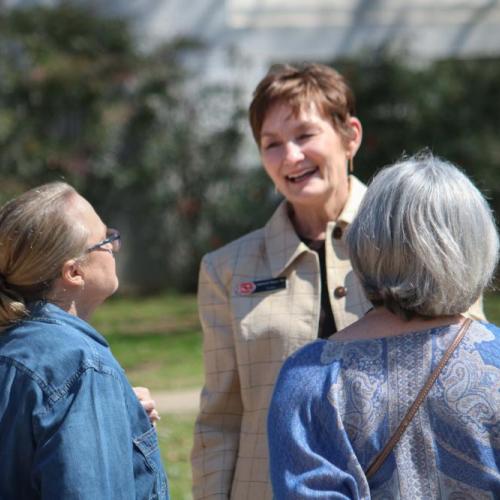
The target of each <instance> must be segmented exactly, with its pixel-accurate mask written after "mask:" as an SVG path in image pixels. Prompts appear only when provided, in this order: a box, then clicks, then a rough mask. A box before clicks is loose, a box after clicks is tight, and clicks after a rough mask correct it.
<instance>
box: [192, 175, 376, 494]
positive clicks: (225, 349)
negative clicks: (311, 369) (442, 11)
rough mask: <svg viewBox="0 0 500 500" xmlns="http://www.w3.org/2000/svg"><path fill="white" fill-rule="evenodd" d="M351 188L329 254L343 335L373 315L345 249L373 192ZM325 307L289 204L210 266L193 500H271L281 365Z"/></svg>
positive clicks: (211, 258)
mask: <svg viewBox="0 0 500 500" xmlns="http://www.w3.org/2000/svg"><path fill="white" fill-rule="evenodd" d="M349 186H350V193H349V198H348V201H347V203H346V206H345V207H344V210H343V211H342V213H341V214H340V216H339V218H338V220H337V221H335V222H330V223H329V224H328V228H327V235H326V247H325V251H326V252H325V253H326V265H327V282H328V292H329V296H330V301H331V306H332V310H333V315H334V318H335V324H336V326H337V329H338V330H340V329H342V328H345V327H346V326H348V325H350V324H351V323H353V322H354V321H356V320H357V319H358V318H360V317H361V316H362V315H363V314H365V312H366V311H367V310H368V309H370V307H371V304H370V302H369V301H368V300H367V299H366V297H365V296H364V293H363V291H362V289H361V285H360V284H359V282H358V280H357V278H356V276H355V275H354V272H353V270H352V268H351V264H350V261H349V258H348V255H347V248H346V245H345V241H344V232H345V228H346V226H347V225H348V224H349V223H350V222H351V221H352V220H353V218H354V216H355V215H356V212H357V210H358V207H359V204H360V202H361V200H362V198H363V196H364V193H365V190H366V187H365V186H364V185H363V184H362V183H361V182H360V181H359V180H358V179H356V178H355V177H352V176H351V177H350V181H349ZM320 305H321V278H320V270H319V259H318V256H317V254H316V252H314V251H312V250H310V249H309V248H308V247H307V246H306V245H305V244H304V243H303V242H301V240H300V239H299V238H298V236H297V234H296V232H295V230H294V228H293V226H292V224H291V222H290V219H289V217H288V211H287V203H286V202H285V201H284V202H283V203H282V204H281V205H280V206H279V207H278V209H277V210H276V212H275V213H274V215H273V216H272V217H271V219H270V220H269V221H268V223H267V224H266V226H265V227H264V228H261V229H259V230H257V231H254V232H252V233H250V234H247V235H245V236H243V237H242V238H240V239H238V240H236V241H233V242H232V243H229V244H228V245H226V246H225V247H223V248H220V249H219V250H216V251H215V252H212V253H209V254H207V255H206V256H205V257H204V258H203V260H202V264H201V270H200V278H199V289H198V306H199V314H200V320H201V325H202V328H203V334H204V361H205V386H204V388H203V391H202V394H201V401H200V413H199V415H198V418H197V421H196V426H195V435H194V447H193V451H192V455H191V459H192V469H193V496H194V498H195V500H199V499H209V498H210V499H223V498H224V499H227V498H232V499H237V500H246V499H248V500H250V499H251V500H255V499H257V500H266V499H272V491H271V486H270V482H269V476H268V451H267V437H266V418H267V410H268V406H269V402H270V399H271V395H272V391H273V387H274V383H275V380H276V377H277V375H278V372H279V370H280V368H281V365H282V364H283V362H284V360H285V359H286V358H287V357H288V356H289V355H290V354H292V353H293V352H294V351H296V350H297V349H299V348H300V347H302V346H303V345H305V344H307V343H308V342H310V341H312V340H314V339H316V338H317V335H318V324H319V314H320Z"/></svg>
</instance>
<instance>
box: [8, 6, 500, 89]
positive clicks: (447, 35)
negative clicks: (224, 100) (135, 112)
mask: <svg viewBox="0 0 500 500" xmlns="http://www.w3.org/2000/svg"><path fill="white" fill-rule="evenodd" d="M56 1H57V0H0V7H1V6H2V4H3V5H4V6H9V5H14V4H15V5H19V4H21V5H29V4H34V3H36V4H41V3H44V4H53V3H55V2H56ZM74 1H75V2H80V3H82V4H86V5H92V6H94V7H95V8H97V9H99V10H101V11H104V12H106V13H108V14H119V15H125V16H126V17H128V18H130V19H131V20H132V22H133V24H134V26H135V29H136V32H137V34H138V36H139V37H140V40H141V42H142V43H143V44H144V46H145V47H151V46H154V45H156V44H159V43H161V42H164V41H168V40H172V39H175V38H178V37H185V38H196V39H198V40H200V41H201V42H203V43H204V45H205V47H206V50H204V51H202V52H200V54H199V56H198V57H194V56H192V57H191V58H190V59H189V60H188V63H189V64H192V65H193V66H196V68H197V70H199V74H200V75H201V77H202V78H203V80H204V81H206V82H228V81H229V82H234V81H236V82H238V83H239V84H240V85H241V86H242V87H243V89H247V90H248V91H250V90H251V89H252V88H253V87H254V86H255V84H256V82H257V81H258V80H259V79H260V78H261V77H262V75H263V74H264V73H265V71H266V70H267V68H268V67H269V65H270V64H272V63H275V62H287V61H332V60H333V59H335V58H336V57H339V56H346V55H353V54H356V53H359V52H360V51H363V50H376V49H377V48H380V47H383V46H387V45H390V46H391V47H395V48H404V49H406V50H407V51H408V54H409V56H410V57H412V58H414V59H415V60H428V59H435V58H443V57H449V56H458V57H472V56H495V55H498V54H499V53H500V0H107V1H106V2H102V1H101V0H74Z"/></svg>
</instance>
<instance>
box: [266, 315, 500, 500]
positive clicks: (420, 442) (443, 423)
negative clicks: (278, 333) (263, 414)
mask: <svg viewBox="0 0 500 500" xmlns="http://www.w3.org/2000/svg"><path fill="white" fill-rule="evenodd" d="M457 331H458V326H457V325H452V326H444V327H439V328H434V329H431V330H426V331H420V332H414V333H409V334H405V335H400V336H396V337H386V338H382V339H376V340H351V341H336V340H335V337H333V338H332V339H330V340H326V341H325V340H318V341H316V342H313V343H311V344H309V345H307V346H305V347H304V348H302V349H301V350H299V351H297V353H296V354H294V355H292V356H291V357H290V358H289V359H288V360H287V362H286V363H285V365H284V366H283V368H282V370H281V372H280V375H279V378H278V382H277V385H276V387H275V391H274V395H273V399H272V403H271V407H270V411H269V416H268V435H269V448H270V459H271V462H270V464H271V465H270V467H271V479H272V484H273V491H274V495H275V498H276V499H277V500H280V499H286V500H293V499H312V498H314V499H319V498H321V499H323V498H324V499H327V498H328V499H370V498H373V499H384V500H390V499H426V500H427V499H438V498H439V499H455V500H459V499H460V500H462V499H464V500H465V499H467V500H471V499H494V498H500V472H499V465H500V329H499V328H498V327H496V326H494V325H491V324H484V323H479V322H473V323H472V326H471V328H470V329H469V331H468V333H467V335H466V336H465V338H464V339H463V340H462V342H461V344H460V345H459V346H458V348H457V350H456V351H455V352H454V353H453V355H452V357H451V359H450V360H449V362H448V364H447V365H446V366H445V368H444V370H443V371H442V372H441V374H440V376H439V378H438V380H437V381H436V383H435V384H434V386H433V388H432V389H431V391H430V393H429V395H428V396H427V399H426V400H425V401H424V403H423V404H422V405H421V407H420V409H419V410H418V412H417V414H416V415H415V417H414V419H413V420H412V422H411V424H410V426H409V427H408V429H407V430H406V432H405V433H404V435H403V436H402V438H401V440H400V441H399V443H398V444H397V445H396V447H395V449H394V450H393V452H392V453H391V454H390V455H389V457H388V459H387V460H386V462H385V463H384V465H383V466H382V467H381V469H379V471H378V472H377V473H376V474H375V475H374V476H373V477H372V478H371V479H370V481H368V480H367V479H366V476H365V474H364V472H363V471H364V470H366V469H367V468H368V466H369V464H370V463H371V461H372V460H373V459H374V457H375V455H376V454H377V453H378V452H379V451H380V450H381V449H382V448H383V447H384V445H385V444H386V442H387V441H388V439H389V438H390V436H391V434H392V432H393V431H394V430H395V428H396V427H397V426H398V424H399V423H400V421H401V419H402V418H403V416H404V414H405V413H406V411H407V409H408V407H409V406H410V405H411V404H412V403H413V401H414V399H415V397H416V395H417V393H418V392H419V390H420V389H421V388H422V386H423V385H424V384H425V382H426V380H427V378H428V376H429V374H430V373H431V371H432V369H433V368H434V367H435V366H436V365H437V363H439V360H440V359H441V357H442V355H443V353H444V351H445V350H446V348H447V347H448V345H449V344H450V342H451V341H452V340H453V338H454V337H455V335H456V333H457Z"/></svg>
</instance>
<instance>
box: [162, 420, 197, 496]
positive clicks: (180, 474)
mask: <svg viewBox="0 0 500 500" xmlns="http://www.w3.org/2000/svg"><path fill="white" fill-rule="evenodd" d="M194 419H195V415H162V417H161V420H160V421H159V422H158V426H157V429H158V438H159V441H160V448H161V452H162V457H163V461H164V463H165V467H166V469H167V474H168V480H169V484H170V498H172V500H191V498H192V495H191V465H190V462H189V454H190V452H191V447H192V444H193V425H194Z"/></svg>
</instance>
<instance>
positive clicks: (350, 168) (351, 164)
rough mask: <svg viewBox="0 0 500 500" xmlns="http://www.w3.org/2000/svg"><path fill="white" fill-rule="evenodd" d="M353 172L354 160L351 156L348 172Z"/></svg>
mask: <svg viewBox="0 0 500 500" xmlns="http://www.w3.org/2000/svg"><path fill="white" fill-rule="evenodd" d="M353 172H354V161H353V159H352V156H351V157H350V158H349V173H350V174H352V173H353Z"/></svg>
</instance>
